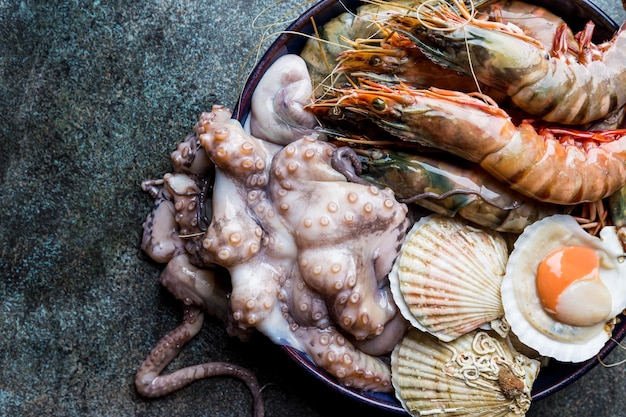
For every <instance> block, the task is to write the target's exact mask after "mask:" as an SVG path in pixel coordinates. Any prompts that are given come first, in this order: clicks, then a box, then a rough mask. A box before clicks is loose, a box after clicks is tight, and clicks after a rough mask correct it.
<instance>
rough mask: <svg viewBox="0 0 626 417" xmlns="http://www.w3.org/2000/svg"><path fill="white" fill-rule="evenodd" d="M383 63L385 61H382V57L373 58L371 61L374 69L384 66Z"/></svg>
mask: <svg viewBox="0 0 626 417" xmlns="http://www.w3.org/2000/svg"><path fill="white" fill-rule="evenodd" d="M382 62H383V60H382V59H380V57H378V56H374V57H372V58H371V59H370V62H369V64H370V65H371V66H372V67H378V66H380V65H381V64H382Z"/></svg>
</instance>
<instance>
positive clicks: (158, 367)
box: [135, 307, 265, 417]
mask: <svg viewBox="0 0 626 417" xmlns="http://www.w3.org/2000/svg"><path fill="white" fill-rule="evenodd" d="M203 321H204V313H203V312H202V311H201V310H200V309H199V308H197V307H187V308H186V309H185V314H184V318H183V322H182V323H181V324H180V325H179V326H178V327H176V328H175V329H174V330H172V331H171V332H170V333H168V334H167V335H165V336H164V337H163V338H162V339H161V340H160V341H159V342H158V343H157V344H156V346H155V347H154V348H153V349H152V351H151V352H150V354H149V355H148V357H147V358H146V360H145V361H144V362H143V364H142V365H141V367H140V368H139V370H138V371H137V374H136V376H135V387H136V388H137V392H139V394H140V395H143V396H145V397H161V396H163V395H166V394H169V393H171V392H173V391H176V390H179V389H181V388H183V387H185V386H187V385H189V384H191V383H192V382H194V381H197V380H199V379H203V378H208V377H211V376H221V375H228V376H233V377H235V378H238V379H241V380H242V381H243V382H244V383H245V384H246V385H247V386H248V388H249V389H250V392H252V395H253V398H254V416H255V417H262V416H264V415H265V405H264V403H263V398H262V397H261V387H260V385H259V383H258V381H257V379H256V377H255V376H254V374H253V373H252V372H250V370H248V369H246V368H243V367H240V366H237V365H233V364H230V363H225V362H210V363H203V364H199V365H193V366H188V367H186V368H182V369H178V370H176V371H174V372H172V373H170V374H166V375H161V372H162V371H163V370H164V369H165V367H166V366H167V365H168V364H169V363H170V362H171V361H172V360H173V359H174V358H175V357H176V356H177V355H178V354H179V353H180V351H181V350H182V348H183V347H184V346H185V344H186V343H187V342H189V340H191V339H192V338H193V337H194V336H195V335H196V334H198V332H199V331H200V329H201V328H202V323H203Z"/></svg>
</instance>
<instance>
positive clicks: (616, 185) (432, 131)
mask: <svg viewBox="0 0 626 417" xmlns="http://www.w3.org/2000/svg"><path fill="white" fill-rule="evenodd" d="M309 108H310V109H311V110H312V111H313V112H314V113H315V114H316V115H317V116H318V117H320V118H322V119H326V120H329V119H330V120H335V121H336V120H338V119H344V118H345V119H357V120H371V121H373V122H374V123H376V124H377V125H378V126H380V127H381V128H382V129H384V130H386V131H387V132H389V133H391V134H392V135H394V136H395V137H397V138H399V139H401V140H403V141H409V142H417V143H420V144H422V145H426V146H430V147H434V148H438V149H441V150H444V151H447V152H450V153H452V154H454V155H457V156H459V157H461V158H464V159H466V160H469V161H472V162H475V163H478V164H479V165H480V166H481V167H482V168H483V169H485V170H486V171H487V172H488V173H490V174H491V175H493V176H494V177H496V178H497V179H499V180H501V181H504V182H506V183H508V184H510V186H511V188H513V189H514V190H516V191H518V192H520V193H522V194H525V195H527V196H529V197H532V198H535V199H537V200H539V201H544V202H550V203H556V204H567V205H570V204H577V203H580V202H586V201H589V202H594V201H599V200H601V199H603V198H605V197H608V196H609V195H611V194H613V193H614V192H615V191H616V190H618V189H620V188H621V187H622V186H623V185H624V183H626V130H624V129H622V130H612V131H602V132H578V131H575V130H572V129H549V128H543V129H536V128H535V127H534V126H533V125H532V124H531V123H530V122H528V121H523V122H522V123H521V124H519V125H516V124H515V123H514V122H513V121H512V119H511V118H510V117H509V115H508V114H507V113H506V112H505V111H504V110H502V109H501V108H499V107H497V106H496V105H494V104H491V103H489V102H487V101H483V100H482V99H479V98H476V97H475V96H471V95H468V94H465V93H460V92H454V91H449V90H442V89H429V90H417V89H411V88H409V87H406V86H403V85H400V86H393V87H391V86H384V85H381V84H377V83H375V82H372V81H366V80H362V81H361V84H360V85H358V86H355V87H353V88H347V89H342V90H338V92H337V97H334V98H330V99H326V100H321V101H318V102H316V103H313V104H311V105H309Z"/></svg>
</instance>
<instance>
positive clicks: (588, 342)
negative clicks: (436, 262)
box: [502, 215, 626, 362]
mask: <svg viewBox="0 0 626 417" xmlns="http://www.w3.org/2000/svg"><path fill="white" fill-rule="evenodd" d="M502 303H503V306H504V311H505V317H506V319H507V321H508V322H509V324H510V326H511V331H512V332H513V333H514V334H515V335H516V336H517V337H518V338H519V340H520V341H521V342H522V343H524V344H525V345H527V346H529V347H531V348H532V349H535V350H536V351H538V352H539V354H541V355H543V356H547V357H551V358H554V359H556V360H559V361H563V362H582V361H585V360H587V359H589V358H592V357H593V356H595V355H596V354H597V353H598V352H599V351H600V349H601V348H602V346H603V345H604V344H605V343H606V341H607V340H608V339H609V338H610V337H611V332H612V330H613V326H614V324H615V317H616V316H617V315H618V314H619V313H620V312H621V311H622V310H623V309H624V308H625V307H626V264H625V263H624V252H623V249H622V246H621V244H620V242H619V239H618V237H617V234H616V231H615V228H614V227H604V228H603V229H602V230H601V231H600V237H596V236H592V235H590V234H588V233H587V232H586V231H585V230H584V229H582V228H581V227H580V225H579V224H578V223H577V222H576V220H575V219H574V218H573V217H571V216H568V215H554V216H550V217H546V218H545V219H542V220H540V221H538V222H536V223H534V224H533V225H531V226H529V227H527V228H526V229H525V230H524V232H523V233H522V234H521V235H520V236H519V238H518V239H517V241H516V242H515V245H514V248H513V251H512V252H511V255H510V257H509V262H508V264H507V268H506V275H505V278H504V280H503V282H502Z"/></svg>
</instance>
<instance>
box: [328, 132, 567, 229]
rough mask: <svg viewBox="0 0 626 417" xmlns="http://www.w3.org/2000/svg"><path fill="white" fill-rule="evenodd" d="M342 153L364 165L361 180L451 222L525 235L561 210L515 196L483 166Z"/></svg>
mask: <svg viewBox="0 0 626 417" xmlns="http://www.w3.org/2000/svg"><path fill="white" fill-rule="evenodd" d="M357 143H358V141H357ZM357 153H358V156H357ZM338 154H341V155H343V157H344V158H346V154H354V156H353V157H352V158H358V160H359V161H360V163H361V172H360V173H359V176H360V177H361V178H363V179H365V180H367V181H370V182H372V183H374V184H376V185H378V186H381V187H389V188H391V189H393V190H394V192H395V193H396V196H397V198H398V199H399V200H400V201H402V202H405V203H415V204H418V205H420V206H422V207H424V208H426V209H428V210H430V211H433V212H435V213H439V214H444V215H446V216H450V217H452V216H459V217H461V218H463V219H465V220H468V221H470V222H472V223H475V224H477V225H480V226H483V227H486V228H489V229H494V230H498V231H501V232H511V233H521V232H522V231H523V230H524V228H525V227H526V226H528V225H530V224H532V223H534V222H535V221H537V220H539V219H540V218H543V217H545V216H549V215H551V214H555V213H557V212H559V211H561V210H562V208H561V207H559V206H557V205H554V204H544V203H538V202H537V201H535V200H534V199H531V198H528V197H526V196H524V195H522V194H519V193H516V192H515V191H513V190H511V189H510V188H509V187H508V186H506V185H505V184H504V183H502V182H500V181H496V180H494V179H493V177H491V176H490V175H489V174H487V173H486V172H484V171H483V170H482V169H481V168H480V167H478V166H473V165H469V164H463V161H452V160H451V159H450V158H448V160H443V158H439V159H437V158H435V157H434V156H431V157H429V156H426V155H422V154H419V153H417V152H415V153H408V152H402V151H392V150H389V149H377V148H369V149H359V148H355V149H353V148H348V147H343V148H340V149H339V151H338ZM350 167H351V166H350ZM350 167H348V169H349V168H350ZM335 169H337V170H339V171H340V172H342V173H344V175H346V176H348V175H349V174H348V173H345V170H346V168H342V166H341V164H336V168H335Z"/></svg>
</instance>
